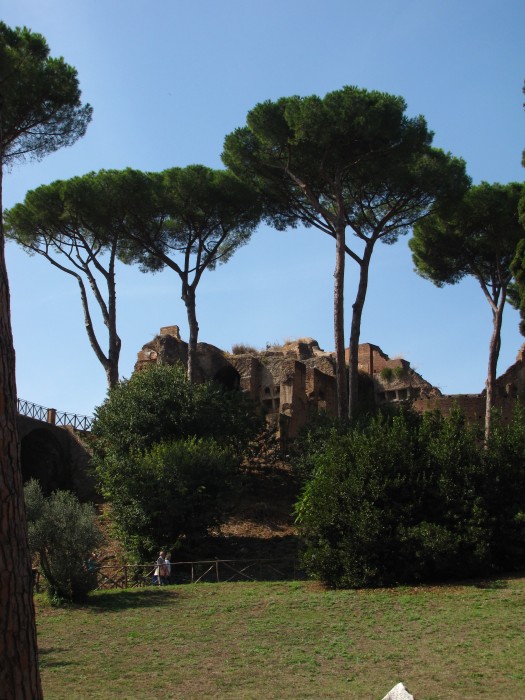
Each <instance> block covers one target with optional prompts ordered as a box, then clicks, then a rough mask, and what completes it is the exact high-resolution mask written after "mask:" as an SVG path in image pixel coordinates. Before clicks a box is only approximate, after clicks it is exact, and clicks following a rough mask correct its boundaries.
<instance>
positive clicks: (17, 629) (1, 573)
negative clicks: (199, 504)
mask: <svg viewBox="0 0 525 700" xmlns="http://www.w3.org/2000/svg"><path fill="white" fill-rule="evenodd" d="M1 120H2V113H1V104H0V148H1V143H2V129H1V123H2V122H1ZM2 211H3V209H2V153H1V150H0V700H19V699H20V700H26V699H27V700H39V699H40V698H42V687H41V685H40V675H39V671H38V653H37V642H36V626H35V611H34V607H33V589H32V574H31V558H30V554H29V545H28V541H27V525H26V514H25V504H24V492H23V485H22V473H21V469H20V458H19V450H18V435H17V428H16V415H17V411H16V379H15V352H14V347H13V337H12V332H11V313H10V299H9V283H8V278H7V269H6V266H5V256H4V232H3V227H2V221H1V213H2Z"/></svg>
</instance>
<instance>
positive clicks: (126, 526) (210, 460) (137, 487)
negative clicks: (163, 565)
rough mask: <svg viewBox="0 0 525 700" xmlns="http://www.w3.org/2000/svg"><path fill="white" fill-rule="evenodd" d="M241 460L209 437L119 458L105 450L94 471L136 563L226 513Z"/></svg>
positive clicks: (197, 532) (196, 532) (160, 444)
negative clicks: (226, 504) (160, 547)
mask: <svg viewBox="0 0 525 700" xmlns="http://www.w3.org/2000/svg"><path fill="white" fill-rule="evenodd" d="M239 462H240V460H239V457H238V456H236V455H235V454H234V452H233V451H232V450H231V449H229V448H228V447H224V446H221V445H219V444H218V443H217V441H216V440H214V439H213V438H196V437H186V438H181V439H179V440H171V441H165V442H158V443H156V444H153V445H152V446H151V447H150V448H149V449H144V450H143V451H139V450H132V451H130V452H129V453H128V454H127V456H126V458H125V459H123V458H122V457H120V456H119V455H118V454H116V453H115V452H109V453H107V454H106V455H105V457H104V459H103V460H99V461H98V463H97V464H98V467H97V473H98V476H99V479H100V483H101V486H102V489H103V492H104V495H105V497H106V498H107V499H108V500H109V501H110V502H111V517H112V519H113V522H114V524H115V526H116V532H117V534H118V536H119V538H120V540H121V541H122V543H123V545H124V547H125V548H126V550H127V551H128V552H129V553H130V554H131V555H132V556H135V557H136V558H137V559H139V560H142V561H143V560H144V558H149V557H151V555H152V553H153V552H155V551H156V550H158V548H159V546H162V547H166V548H169V549H171V548H173V547H174V546H176V545H177V543H178V541H180V539H181V538H182V537H188V536H189V537H197V536H199V535H202V534H204V533H205V532H206V530H207V528H208V527H209V526H211V525H213V524H215V522H216V521H217V518H218V517H219V516H220V515H221V514H222V513H224V511H225V503H226V502H228V498H229V496H230V495H231V492H232V491H233V490H234V488H235V477H236V475H237V472H238V467H239Z"/></svg>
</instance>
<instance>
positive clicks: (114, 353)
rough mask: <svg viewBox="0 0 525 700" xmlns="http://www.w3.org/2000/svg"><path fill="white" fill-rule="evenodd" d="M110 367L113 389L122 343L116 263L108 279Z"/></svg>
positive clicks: (111, 386)
mask: <svg viewBox="0 0 525 700" xmlns="http://www.w3.org/2000/svg"><path fill="white" fill-rule="evenodd" d="M108 296H109V298H108V366H107V368H106V376H107V379H108V386H109V388H110V389H112V388H113V387H114V386H116V385H117V384H118V378H119V377H118V366H119V358H120V348H121V346H122V341H121V340H120V337H119V335H118V333H117V293H116V289H115V269H114V261H112V264H111V266H110V269H109V277H108Z"/></svg>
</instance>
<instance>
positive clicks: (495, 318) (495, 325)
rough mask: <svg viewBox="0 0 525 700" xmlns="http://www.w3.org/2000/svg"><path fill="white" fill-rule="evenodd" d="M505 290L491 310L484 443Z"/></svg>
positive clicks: (499, 340) (487, 430)
mask: <svg viewBox="0 0 525 700" xmlns="http://www.w3.org/2000/svg"><path fill="white" fill-rule="evenodd" d="M505 299H506V290H505V289H503V291H502V293H501V298H500V300H499V304H498V305H497V306H496V307H495V308H493V309H492V335H491V337H490V345H489V366H488V372H487V381H486V384H485V387H486V393H487V396H486V402H485V443H486V442H487V440H488V439H489V436H490V426H491V420H492V408H493V406H494V399H495V388H496V371H497V367H498V358H499V351H500V348H501V324H502V321H503V308H504V306H505Z"/></svg>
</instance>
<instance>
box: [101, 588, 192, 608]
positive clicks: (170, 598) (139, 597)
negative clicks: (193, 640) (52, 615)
mask: <svg viewBox="0 0 525 700" xmlns="http://www.w3.org/2000/svg"><path fill="white" fill-rule="evenodd" d="M180 595H181V594H180V592H179V589H177V588H175V587H174V586H167V587H165V588H163V587H160V588H159V587H153V586H152V587H151V588H141V589H134V590H122V589H115V590H112V591H104V592H97V593H95V594H93V595H91V596H90V597H89V602H88V607H89V609H90V610H93V611H95V612H104V613H107V612H119V611H121V610H129V609H133V608H159V607H172V606H173V604H174V603H175V601H176V600H177V598H179V597H180Z"/></svg>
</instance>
